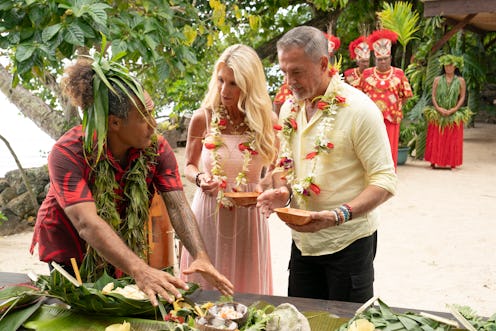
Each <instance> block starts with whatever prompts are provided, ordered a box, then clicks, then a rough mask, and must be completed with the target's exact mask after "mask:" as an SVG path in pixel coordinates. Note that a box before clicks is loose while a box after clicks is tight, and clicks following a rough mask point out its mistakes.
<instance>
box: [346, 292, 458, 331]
mask: <svg viewBox="0 0 496 331" xmlns="http://www.w3.org/2000/svg"><path fill="white" fill-rule="evenodd" d="M377 302H378V303H379V307H376V306H372V307H369V308H368V309H367V310H365V311H364V312H363V313H360V314H357V315H355V317H353V318H352V319H350V320H349V321H348V322H347V323H345V324H343V325H341V326H340V327H339V329H338V331H346V330H347V329H348V328H349V327H350V325H351V324H352V323H353V322H354V321H355V320H358V319H366V320H368V321H369V322H371V323H372V324H374V326H375V328H376V330H384V331H400V330H402V331H404V330H407V331H447V330H451V328H452V326H450V325H447V324H443V323H441V322H438V321H435V320H433V319H430V318H427V317H424V316H422V315H420V314H416V313H411V312H407V313H396V312H394V311H393V310H391V308H389V306H388V305H386V304H385V303H384V302H383V301H381V300H380V299H378V300H377Z"/></svg>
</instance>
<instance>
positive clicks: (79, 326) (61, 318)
mask: <svg viewBox="0 0 496 331" xmlns="http://www.w3.org/2000/svg"><path fill="white" fill-rule="evenodd" d="M123 322H128V323H129V324H130V325H131V329H132V330H139V331H155V330H165V331H181V330H182V331H189V330H195V329H192V328H190V327H189V326H187V325H184V324H177V323H173V322H164V321H154V320H150V319H141V318H133V317H115V316H96V315H89V314H84V313H83V314H81V312H78V311H74V310H72V309H67V308H62V307H57V306H48V305H43V306H42V307H41V308H40V309H39V310H38V311H37V312H36V314H34V315H33V316H32V317H31V318H30V319H29V321H28V322H26V323H24V327H25V328H29V329H34V330H37V331H53V330H64V331H79V330H86V331H104V330H105V328H106V327H107V326H109V325H112V324H121V323H123ZM2 330H4V329H2Z"/></svg>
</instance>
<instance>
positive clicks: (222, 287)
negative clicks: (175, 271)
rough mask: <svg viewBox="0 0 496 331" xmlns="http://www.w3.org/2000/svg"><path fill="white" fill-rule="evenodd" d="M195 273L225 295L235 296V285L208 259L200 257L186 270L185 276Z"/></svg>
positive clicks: (184, 271)
mask: <svg viewBox="0 0 496 331" xmlns="http://www.w3.org/2000/svg"><path fill="white" fill-rule="evenodd" d="M195 272H199V273H200V274H201V275H202V277H203V278H205V280H206V281H207V282H209V283H210V284H211V285H212V286H214V287H215V288H217V289H218V290H219V291H220V293H222V294H223V295H225V296H232V295H233V293H234V285H233V284H232V283H231V282H230V281H229V280H228V279H227V278H226V277H225V276H224V275H222V274H220V273H219V272H218V271H217V269H215V268H214V266H213V265H212V263H211V262H210V261H209V260H208V259H206V258H203V257H199V258H197V259H195V260H194V261H193V262H192V263H191V264H190V265H189V267H188V268H187V269H186V270H183V273H184V274H185V275H190V274H192V273H195Z"/></svg>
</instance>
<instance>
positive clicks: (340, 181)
mask: <svg viewBox="0 0 496 331" xmlns="http://www.w3.org/2000/svg"><path fill="white" fill-rule="evenodd" d="M338 85H340V87H339V90H340V92H339V95H341V96H343V97H345V98H346V102H345V105H344V106H341V107H340V109H339V111H338V114H337V115H336V117H335V119H336V120H335V122H334V124H333V127H332V129H331V130H330V131H329V132H327V134H328V136H329V138H330V140H329V141H330V142H332V143H333V144H334V148H333V149H332V150H330V151H329V153H320V154H319V155H318V156H317V158H318V159H317V160H316V161H317V164H316V167H315V169H314V171H313V174H314V178H315V180H314V182H315V184H317V185H318V186H319V187H320V190H321V191H320V194H318V195H316V194H314V193H313V192H312V193H311V196H310V197H308V198H307V203H306V206H303V207H302V206H297V205H296V202H295V201H294V199H293V202H292V207H295V208H305V209H308V210H313V211H321V210H332V209H334V208H336V207H338V206H340V205H341V204H343V203H347V202H349V201H351V200H352V199H353V198H355V197H356V196H358V195H359V194H360V192H362V191H363V190H364V189H365V188H366V187H367V186H368V185H374V186H378V187H381V188H383V189H385V190H387V191H389V192H390V193H392V194H394V193H395V191H396V182H397V177H396V173H395V169H394V164H393V159H392V157H391V149H390V146H389V140H388V137H387V133H386V129H385V126H384V120H383V117H382V114H381V112H380V110H379V109H378V108H377V106H376V105H375V103H374V102H373V101H372V100H371V99H370V98H369V97H367V96H366V95H365V94H364V93H362V92H360V91H359V90H357V89H355V88H353V87H351V86H349V85H348V84H345V83H343V82H341V83H340V84H338ZM333 86H336V85H335V84H330V85H329V87H328V90H327V91H326V94H328V93H329V90H330V89H331V88H333ZM291 107H292V104H291V103H290V102H286V103H284V105H283V107H282V108H281V113H280V116H279V119H280V122H281V124H282V122H283V119H284V118H286V117H287V116H288V114H289V112H290V111H291ZM300 109H301V111H300V112H299V113H298V115H297V116H296V122H297V125H298V130H296V132H295V133H293V137H292V139H291V148H292V152H293V160H294V164H295V169H294V171H295V175H296V176H297V177H298V178H300V179H301V178H304V177H306V176H308V174H309V173H311V172H312V169H310V167H311V165H312V161H311V160H306V159H305V156H306V155H307V154H308V153H309V152H311V151H312V149H313V145H314V140H315V137H316V136H317V135H318V134H319V132H318V129H319V122H320V121H321V119H322V116H324V115H323V114H322V112H321V111H319V110H318V111H317V112H316V113H315V114H314V115H313V117H312V118H311V119H310V121H309V122H307V118H306V114H305V111H304V109H305V106H304V105H302V106H301V108H300ZM377 227H378V211H377V210H372V211H370V212H369V213H366V214H364V215H361V216H359V217H358V216H357V217H353V219H352V220H351V221H349V222H346V223H344V224H342V225H339V226H333V227H329V228H326V229H322V230H320V231H318V232H315V233H303V232H297V231H292V236H293V240H294V241H295V244H296V246H297V247H298V248H299V249H300V250H301V252H302V254H303V255H313V256H319V255H325V254H332V253H335V252H337V251H340V250H342V249H343V248H345V247H346V246H348V245H350V244H351V243H352V242H354V241H355V240H357V239H360V238H364V237H367V236H369V235H371V234H373V233H374V232H375V231H376V230H377Z"/></svg>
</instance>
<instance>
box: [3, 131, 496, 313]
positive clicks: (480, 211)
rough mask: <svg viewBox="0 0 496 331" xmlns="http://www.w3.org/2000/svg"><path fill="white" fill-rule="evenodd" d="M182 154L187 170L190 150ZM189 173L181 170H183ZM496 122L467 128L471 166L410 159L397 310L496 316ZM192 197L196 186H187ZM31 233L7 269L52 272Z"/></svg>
mask: <svg viewBox="0 0 496 331" xmlns="http://www.w3.org/2000/svg"><path fill="white" fill-rule="evenodd" d="M176 155H177V158H178V162H179V164H180V167H182V164H183V162H184V148H178V149H177V150H176ZM180 169H182V168H180ZM495 174H496V125H493V124H485V123H476V125H475V128H468V129H465V140H464V164H463V166H462V167H460V168H457V169H455V170H433V169H431V168H430V167H429V164H428V163H427V162H425V161H418V160H412V159H409V160H408V161H407V163H406V164H405V165H403V166H399V167H398V177H399V184H398V192H397V194H396V196H395V197H393V198H392V199H390V200H389V201H387V202H386V203H385V204H383V205H382V206H381V207H380V210H381V215H382V217H381V225H380V228H379V232H378V233H379V237H378V238H379V244H378V252H377V257H376V260H375V269H376V274H375V278H376V280H375V292H376V294H377V295H379V297H380V298H381V299H382V300H383V301H384V302H386V303H387V304H388V305H390V306H394V307H403V308H412V309H420V310H433V311H447V308H446V304H460V305H467V306H470V307H471V308H473V309H474V310H476V311H477V312H478V313H479V314H481V315H484V316H489V315H492V314H493V313H496V227H493V224H492V222H493V221H495V216H496V175H495ZM185 190H186V193H187V195H188V197H189V198H191V194H192V191H193V190H194V186H193V184H191V183H186V181H185ZM268 222H270V228H271V249H272V259H273V272H274V288H275V293H274V294H275V295H282V296H285V295H286V294H287V290H286V288H287V264H288V257H289V247H290V232H289V229H288V228H287V227H286V226H285V225H284V223H283V222H281V221H280V220H279V219H277V217H271V218H269V220H268ZM31 235H32V233H31V232H26V233H21V234H16V235H12V236H5V237H1V238H0V271H9V272H24V273H25V272H28V271H35V272H37V273H39V274H46V273H47V272H48V268H47V266H46V264H45V263H42V262H39V261H38V260H37V258H36V256H34V257H33V256H31V255H30V254H29V252H28V249H29V245H30V241H31Z"/></svg>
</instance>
